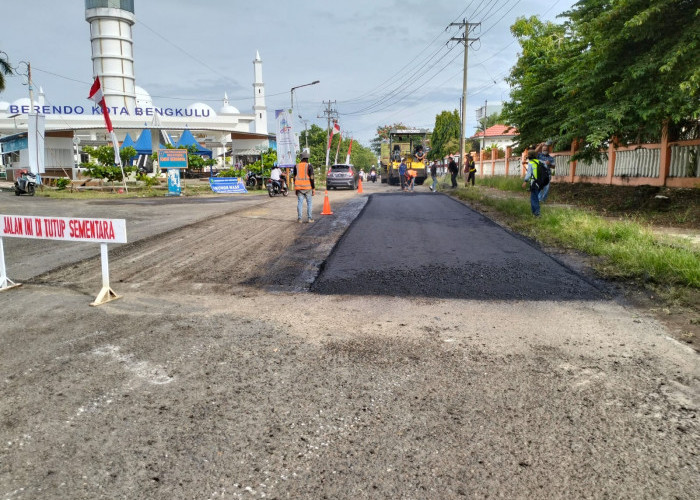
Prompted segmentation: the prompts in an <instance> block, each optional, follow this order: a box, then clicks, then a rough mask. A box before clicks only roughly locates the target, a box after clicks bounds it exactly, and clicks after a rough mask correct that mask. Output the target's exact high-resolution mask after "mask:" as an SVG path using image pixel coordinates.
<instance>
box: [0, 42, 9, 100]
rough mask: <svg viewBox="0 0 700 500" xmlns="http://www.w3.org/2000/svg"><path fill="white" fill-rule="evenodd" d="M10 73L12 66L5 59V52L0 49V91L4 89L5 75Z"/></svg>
mask: <svg viewBox="0 0 700 500" xmlns="http://www.w3.org/2000/svg"><path fill="white" fill-rule="evenodd" d="M11 74H12V66H10V62H9V61H8V60H7V54H6V53H4V52H3V51H1V50H0V92H2V91H3V90H5V75H11Z"/></svg>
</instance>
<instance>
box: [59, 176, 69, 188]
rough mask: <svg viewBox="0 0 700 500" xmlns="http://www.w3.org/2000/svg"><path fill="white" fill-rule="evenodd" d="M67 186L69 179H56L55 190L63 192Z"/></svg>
mask: <svg viewBox="0 0 700 500" xmlns="http://www.w3.org/2000/svg"><path fill="white" fill-rule="evenodd" d="M68 184H70V179H68V178H67V177H61V178H59V179H56V188H58V190H59V191H63V190H64V189H66V187H68Z"/></svg>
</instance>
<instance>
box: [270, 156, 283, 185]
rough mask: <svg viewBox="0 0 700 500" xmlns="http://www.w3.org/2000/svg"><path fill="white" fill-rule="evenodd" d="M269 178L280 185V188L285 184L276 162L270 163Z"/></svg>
mask: <svg viewBox="0 0 700 500" xmlns="http://www.w3.org/2000/svg"><path fill="white" fill-rule="evenodd" d="M270 179H272V182H275V183H277V184H278V185H279V186H280V188H281V187H283V186H284V184H285V178H284V175H283V174H282V169H281V168H280V167H279V165H278V164H277V162H275V163H274V164H273V165H272V170H270Z"/></svg>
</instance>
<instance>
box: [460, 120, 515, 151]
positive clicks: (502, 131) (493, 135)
mask: <svg viewBox="0 0 700 500" xmlns="http://www.w3.org/2000/svg"><path fill="white" fill-rule="evenodd" d="M517 135H518V129H516V128H515V127H512V126H510V125H500V124H496V125H492V126H491V127H489V128H487V129H486V131H483V130H479V131H478V132H477V133H476V134H474V135H473V136H471V138H472V139H478V140H479V143H481V142H482V139H483V148H484V149H488V148H489V147H491V146H492V145H494V144H495V145H496V146H497V147H499V148H501V149H505V148H507V147H508V146H512V145H513V140H514V139H515V137H516V136H517Z"/></svg>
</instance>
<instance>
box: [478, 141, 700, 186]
mask: <svg viewBox="0 0 700 500" xmlns="http://www.w3.org/2000/svg"><path fill="white" fill-rule="evenodd" d="M666 137H667V135H666V136H664V139H663V140H662V142H661V143H660V144H643V145H639V146H636V147H635V146H632V147H621V148H619V149H614V150H606V151H602V152H601V157H600V158H599V159H597V160H578V161H575V162H572V161H571V158H572V156H573V151H574V150H573V147H572V150H571V151H562V152H558V153H553V156H554V160H555V162H556V169H555V170H554V175H555V176H556V177H557V178H558V180H560V181H568V182H580V181H583V182H593V183H611V184H619V185H636V186H638V185H643V184H651V185H662V186H670V187H698V186H700V182H698V179H699V178H700V139H693V140H687V141H678V142H667V140H666ZM510 153H511V149H510V148H506V154H507V155H509V156H508V159H507V160H502V159H501V160H496V163H495V165H496V168H495V171H494V174H495V175H505V165H506V162H507V164H508V170H509V172H508V174H509V175H514V176H521V175H522V164H521V162H522V159H521V158H520V157H516V156H510ZM492 165H493V160H487V159H485V158H484V160H483V175H485V176H487V175H491V172H492ZM662 166H664V167H663V168H664V169H665V170H664V171H662ZM666 169H667V170H666Z"/></svg>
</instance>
